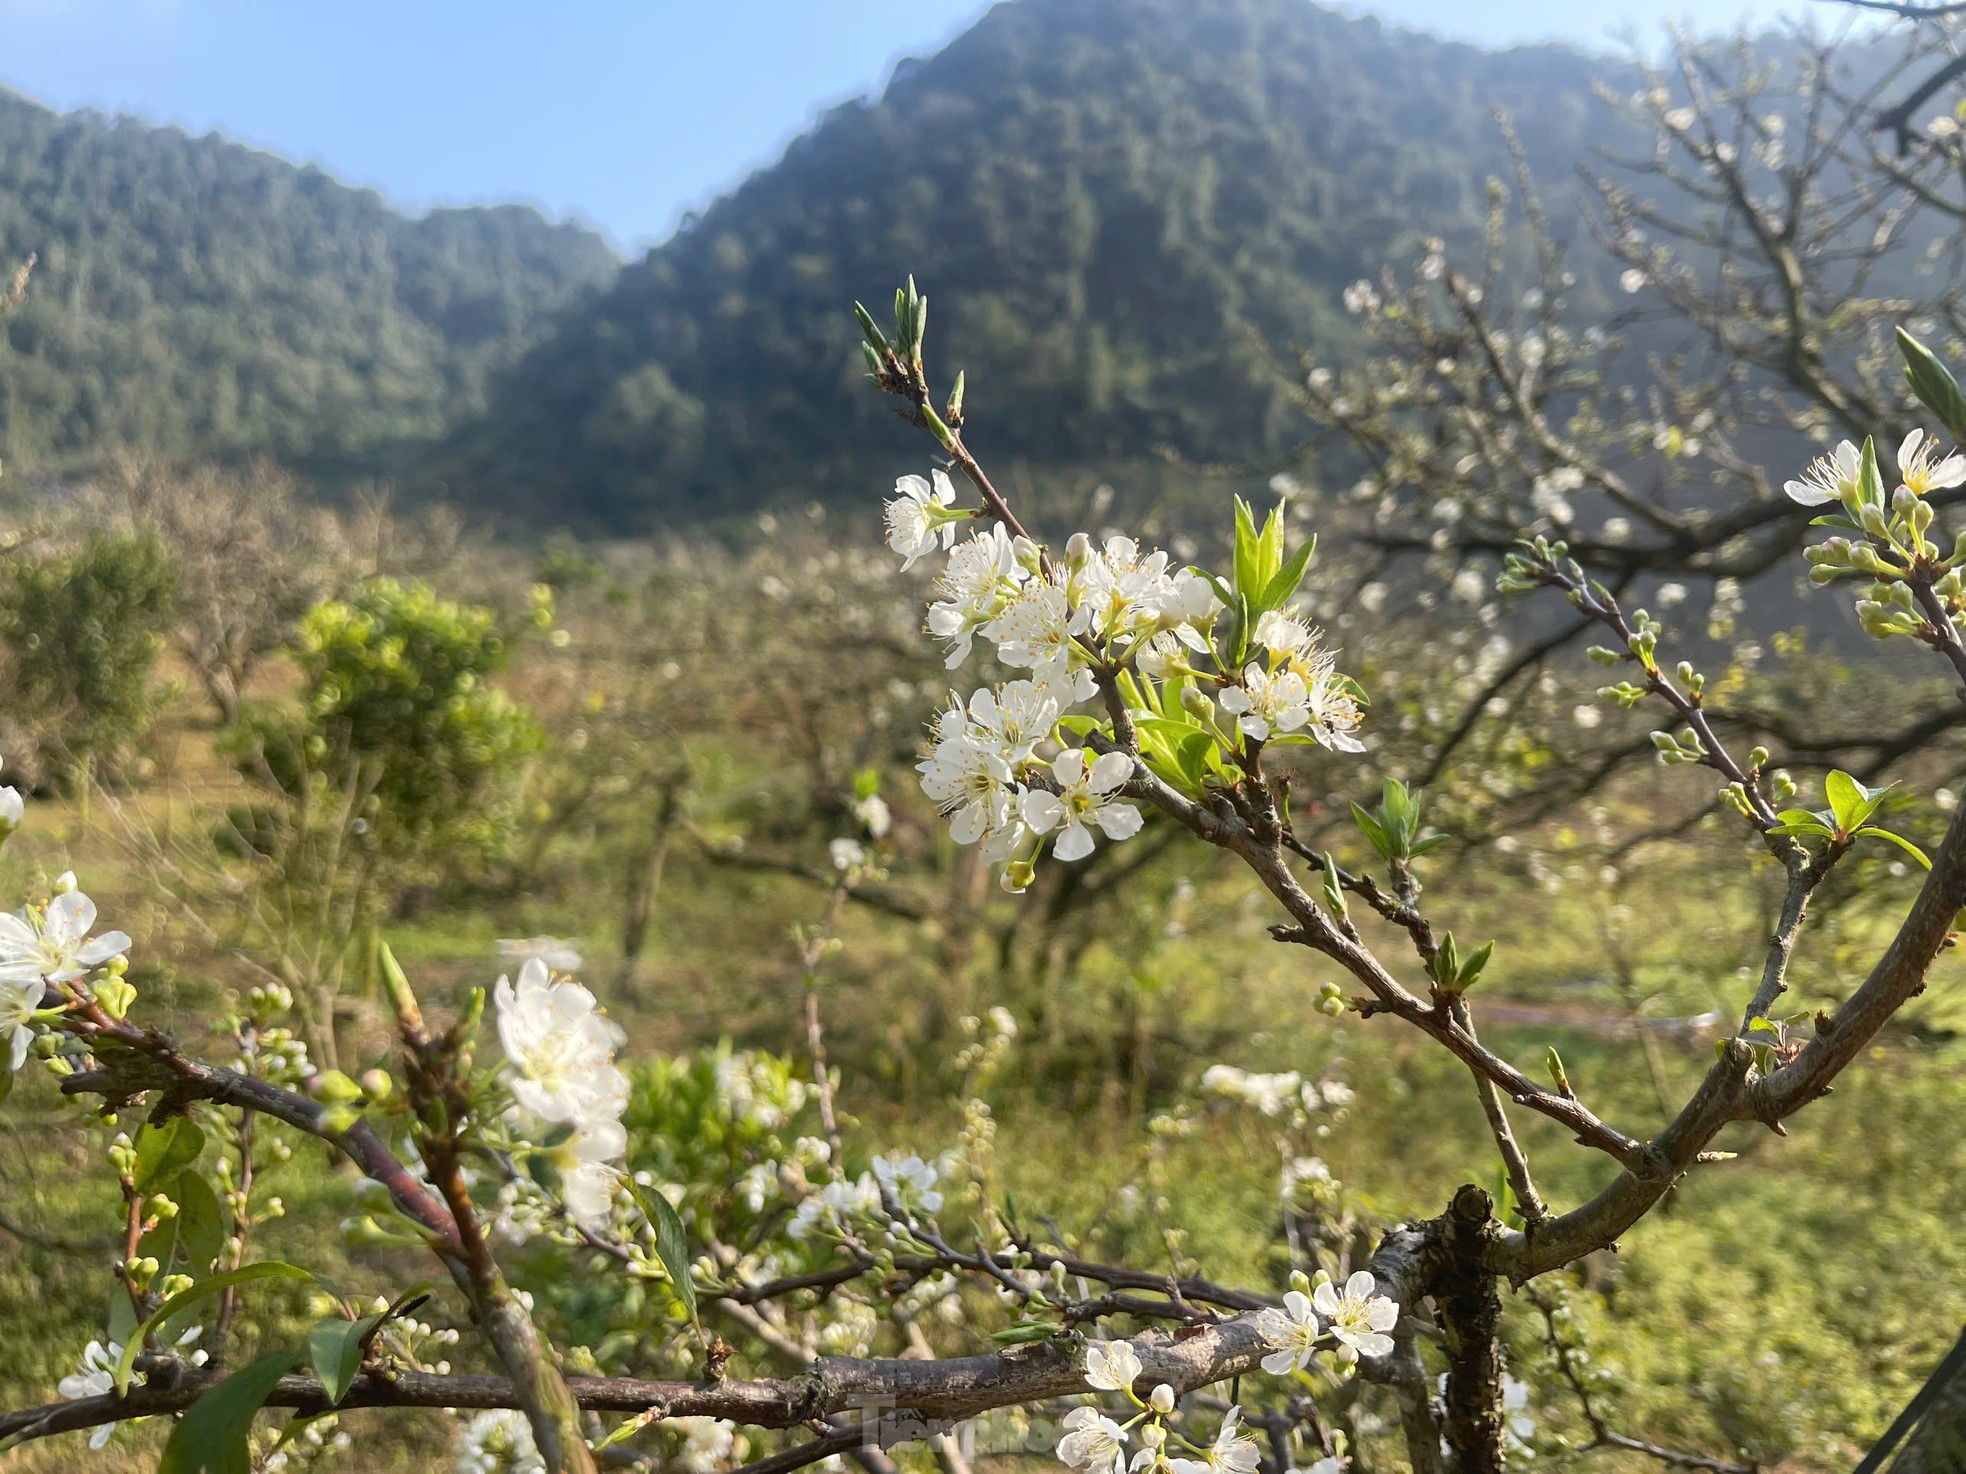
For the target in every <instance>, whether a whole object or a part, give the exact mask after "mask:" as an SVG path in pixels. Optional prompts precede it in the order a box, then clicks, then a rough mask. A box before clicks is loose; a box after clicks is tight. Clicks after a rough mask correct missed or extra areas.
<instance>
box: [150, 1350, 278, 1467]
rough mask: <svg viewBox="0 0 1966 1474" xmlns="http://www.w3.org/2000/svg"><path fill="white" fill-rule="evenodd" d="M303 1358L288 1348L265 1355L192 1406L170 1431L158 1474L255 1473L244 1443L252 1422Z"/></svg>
mask: <svg viewBox="0 0 1966 1474" xmlns="http://www.w3.org/2000/svg"><path fill="white" fill-rule="evenodd" d="M302 1354H303V1353H302V1352H301V1351H300V1350H299V1349H298V1348H294V1347H290V1348H288V1349H287V1350H285V1351H275V1352H273V1353H272V1354H270V1355H268V1356H262V1357H261V1358H260V1359H259V1360H258V1361H256V1362H254V1363H253V1364H252V1365H251V1366H249V1367H247V1368H246V1369H245V1370H244V1371H241V1372H235V1373H234V1374H233V1375H232V1376H229V1377H227V1378H226V1379H225V1380H224V1381H223V1382H220V1383H219V1384H218V1385H217V1386H216V1387H214V1388H212V1390H211V1391H209V1392H207V1393H206V1394H205V1395H204V1396H203V1397H201V1398H199V1399H198V1400H197V1401H196V1402H194V1403H192V1404H191V1407H190V1409H189V1410H188V1411H187V1412H186V1413H185V1415H184V1417H183V1418H182V1419H181V1420H180V1421H179V1423H178V1425H177V1427H175V1428H173V1429H172V1430H171V1440H170V1442H169V1443H167V1444H165V1445H164V1457H163V1458H162V1459H161V1460H160V1461H159V1462H158V1464H157V1474H252V1462H253V1461H252V1449H251V1446H250V1445H249V1444H248V1443H247V1441H246V1440H247V1435H248V1434H250V1433H251V1431H252V1426H253V1419H254V1418H255V1417H257V1416H259V1412H260V1409H262V1408H263V1407H265V1406H266V1399H267V1398H269V1397H271V1396H272V1395H273V1389H274V1388H275V1387H276V1386H278V1385H279V1381H280V1379H281V1378H282V1377H284V1376H285V1375H286V1374H287V1373H288V1372H290V1371H292V1370H293V1369H294V1368H295V1367H296V1366H298V1365H300V1360H301V1356H302Z"/></svg>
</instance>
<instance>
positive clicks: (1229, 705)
mask: <svg viewBox="0 0 1966 1474" xmlns="http://www.w3.org/2000/svg"><path fill="white" fill-rule="evenodd" d="M1218 700H1219V702H1220V704H1221V707H1222V710H1224V711H1226V712H1228V713H1229V715H1231V716H1233V717H1234V718H1235V719H1236V725H1237V726H1238V727H1240V728H1241V729H1242V732H1243V734H1244V735H1245V736H1248V737H1253V738H1255V739H1256V741H1258V742H1264V741H1267V740H1268V739H1269V738H1270V736H1271V735H1272V734H1273V733H1282V732H1294V731H1296V730H1297V729H1298V728H1299V727H1301V726H1303V725H1304V724H1305V723H1306V722H1308V721H1309V720H1310V719H1311V708H1310V700H1311V693H1310V690H1309V688H1307V687H1306V686H1305V684H1304V678H1303V677H1302V676H1300V675H1298V674H1297V672H1296V671H1294V670H1292V669H1290V668H1289V667H1288V666H1286V667H1284V668H1283V669H1282V670H1279V671H1276V672H1275V673H1272V672H1270V671H1268V670H1265V669H1264V668H1263V666H1262V665H1261V664H1260V663H1257V662H1254V661H1252V662H1251V663H1250V664H1249V665H1248V666H1247V667H1246V668H1245V669H1244V670H1243V673H1242V684H1241V685H1240V686H1225V687H1223V688H1222V694H1221V696H1220V697H1219V698H1218Z"/></svg>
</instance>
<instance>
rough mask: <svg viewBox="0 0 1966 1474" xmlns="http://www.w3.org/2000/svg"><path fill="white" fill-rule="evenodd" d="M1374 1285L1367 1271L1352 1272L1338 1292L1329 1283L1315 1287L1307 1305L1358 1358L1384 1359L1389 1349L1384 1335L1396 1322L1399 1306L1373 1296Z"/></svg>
mask: <svg viewBox="0 0 1966 1474" xmlns="http://www.w3.org/2000/svg"><path fill="white" fill-rule="evenodd" d="M1377 1285H1378V1282H1377V1281H1376V1280H1374V1279H1373V1277H1372V1275H1371V1273H1370V1272H1369V1271H1367V1270H1363V1269H1361V1270H1356V1271H1354V1272H1353V1274H1352V1277H1351V1278H1350V1279H1348V1280H1346V1281H1345V1288H1344V1289H1343V1290H1342V1291H1340V1290H1337V1289H1335V1288H1333V1287H1332V1286H1331V1285H1329V1284H1322V1285H1319V1286H1318V1287H1317V1292H1316V1293H1315V1294H1314V1295H1313V1296H1312V1297H1311V1303H1312V1304H1313V1305H1314V1306H1315V1307H1316V1308H1317V1311H1318V1313H1319V1314H1320V1315H1322V1316H1323V1317H1324V1318H1325V1320H1326V1321H1328V1322H1329V1323H1330V1325H1329V1329H1330V1331H1331V1334H1332V1335H1333V1336H1334V1337H1336V1338H1337V1339H1338V1341H1339V1342H1340V1343H1341V1344H1342V1345H1343V1346H1345V1347H1346V1348H1347V1349H1349V1350H1350V1351H1352V1352H1354V1353H1355V1354H1357V1355H1359V1356H1385V1355H1386V1354H1387V1353H1388V1352H1390V1351H1391V1350H1392V1349H1393V1338H1392V1337H1391V1336H1389V1335H1387V1334H1386V1332H1388V1331H1390V1330H1391V1329H1392V1328H1393V1327H1394V1326H1395V1325H1397V1324H1398V1323H1399V1306H1398V1305H1396V1304H1395V1303H1394V1302H1393V1301H1392V1300H1391V1299H1389V1298H1388V1297H1387V1296H1384V1295H1375V1294H1374V1293H1373V1291H1374V1289H1376V1288H1377Z"/></svg>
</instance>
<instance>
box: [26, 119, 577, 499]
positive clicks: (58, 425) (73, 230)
mask: <svg viewBox="0 0 1966 1474" xmlns="http://www.w3.org/2000/svg"><path fill="white" fill-rule="evenodd" d="M30 253H33V254H35V255H36V256H38V258H39V260H38V264H37V266H36V268H35V272H34V278H33V283H32V290H31V291H30V293H29V295H28V298H27V300H26V301H25V303H23V304H22V306H21V308H20V309H19V310H18V311H16V312H14V313H11V314H10V315H8V317H7V318H6V321H5V323H4V325H0V456H4V458H5V461H6V463H7V464H8V466H9V467H10V468H24V469H26V470H29V471H53V470H60V469H62V468H64V467H66V466H69V465H72V464H75V463H77V462H82V461H89V460H94V459H97V458H99V457H101V456H102V455H104V454H105V453H107V452H109V451H110V450H113V449H115V448H118V447H121V446H132V447H139V448H143V449H146V450H150V451H155V452H159V453H162V454H165V455H172V456H178V455H197V456H214V457H230V456H237V455H242V454H256V453H266V454H271V455H275V456H278V457H280V458H282V459H284V460H287V461H289V462H292V463H295V464H298V465H301V466H303V467H309V468H315V469H324V470H328V469H334V470H339V469H352V468H358V467H363V466H367V465H372V464H376V463H378V462H379V461H380V460H381V459H383V458H384V456H385V453H386V452H387V451H388V449H389V448H391V447H393V446H395V445H397V444H398V443H399V442H406V441H409V442H414V441H422V440H427V439H429V438H431V437H434V436H437V435H439V434H441V433H442V432H444V431H445V430H446V429H447V428H448V427H449V426H451V425H452V424H453V423H454V422H455V421H456V420H457V419H458V418H459V417H460V416H462V415H464V414H466V413H468V412H469V411H471V410H473V409H475V408H476V407H478V405H479V404H480V403H481V402H482V396H483V390H484V385H485V382H486V378H487V376H488V374H489V373H490V372H491V371H492V370H493V369H494V368H496V367H498V366H500V365H501V364H504V363H506V362H508V361H509V360H510V359H511V358H512V357H513V356H515V355H516V354H517V352H518V351H519V350H520V349H521V348H523V347H524V346H525V345H526V344H528V343H529V342H530V341H531V340H532V339H533V338H534V337H535V336H536V334H537V333H538V332H539V330H540V328H541V326H542V324H543V323H544V322H545V320H546V319H547V317H548V316H549V314H551V313H552V312H554V311H555V310H557V309H560V308H562V307H564V306H566V305H567V304H569V303H571V302H573V301H575V300H576V299H578V298H579V297H580V296H581V295H582V294H583V293H584V292H587V291H590V290H592V289H595V288H598V287H600V286H602V285H603V284H605V283H606V282H607V281H608V280H609V279H610V278H611V277H612V276H613V274H614V272H615V270H616V262H615V259H614V256H613V253H612V252H611V251H610V250H609V248H608V247H607V245H606V243H605V242H603V241H602V240H601V239H600V237H598V236H597V235H594V234H593V233H591V232H589V231H586V230H582V229H579V228H577V227H574V226H569V225H554V224H551V223H549V222H548V221H546V220H545V219H543V218H542V217H541V216H540V215H539V214H538V213H537V212H535V211H533V210H531V209H526V208H520V207H512V206H504V207H499V208H495V209H467V210H439V211H436V212H433V213H432V214H430V215H428V216H426V217H424V218H422V219H414V220H413V219H409V218H406V217H404V216H402V215H400V214H397V213H395V212H394V211H392V210H391V209H390V208H389V207H388V206H387V205H386V204H385V203H384V202H383V200H382V199H381V198H380V197H379V196H377V195H376V194H374V193H373V192H371V191H367V190H356V189H350V188H348V187H346V186H344V185H341V184H338V183H336V182H335V181H334V180H333V179H332V178H330V177H328V176H327V175H326V174H324V173H322V172H321V171H319V170H317V169H312V168H301V167H297V166H295V165H293V164H290V163H287V162H285V161H283V160H280V159H277V158H274V157H271V156H269V155H266V154H262V153H258V152H255V151H253V150H250V149H246V148H242V147H239V146H238V145H235V144H231V143H227V142H225V141H223V140H221V139H219V138H217V137H216V136H211V137H205V138H193V137H190V136H188V135H187V134H185V133H183V132H181V131H179V130H177V129H171V128H151V127H146V126H143V125H141V124H138V123H134V122H131V121H129V120H120V119H111V118H107V117H104V116H102V115H100V114H96V113H88V112H84V113H72V114H58V113H54V112H51V111H49V110H48V109H46V108H43V107H39V106H37V105H35V104H34V103H32V102H29V101H27V100H26V99H24V98H21V97H18V96H15V95H13V94H11V93H8V92H5V91H0V266H4V268H5V274H6V275H7V276H9V277H10V276H11V275H12V272H13V269H14V267H15V266H17V265H18V264H19V262H20V261H21V260H22V259H23V258H25V257H26V256H27V255H29V254H30Z"/></svg>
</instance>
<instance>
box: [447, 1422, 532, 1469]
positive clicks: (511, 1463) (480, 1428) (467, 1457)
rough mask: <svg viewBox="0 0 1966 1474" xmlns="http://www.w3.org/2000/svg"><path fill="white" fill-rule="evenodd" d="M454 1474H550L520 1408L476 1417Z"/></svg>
mask: <svg viewBox="0 0 1966 1474" xmlns="http://www.w3.org/2000/svg"><path fill="white" fill-rule="evenodd" d="M451 1468H452V1470H453V1471H454V1474H546V1462H545V1460H543V1459H542V1458H540V1456H539V1446H538V1445H537V1444H536V1443H534V1442H533V1437H532V1425H531V1424H530V1423H528V1422H527V1421H526V1415H525V1414H524V1413H522V1412H520V1411H518V1410H517V1409H516V1408H509V1407H499V1408H487V1409H486V1410H485V1411H484V1412H481V1413H473V1414H472V1415H471V1421H470V1422H468V1423H466V1424H465V1425H464V1432H463V1434H462V1435H461V1436H460V1437H459V1439H458V1443H457V1459H456V1461H455V1462H454V1463H453V1464H452V1465H451Z"/></svg>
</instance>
